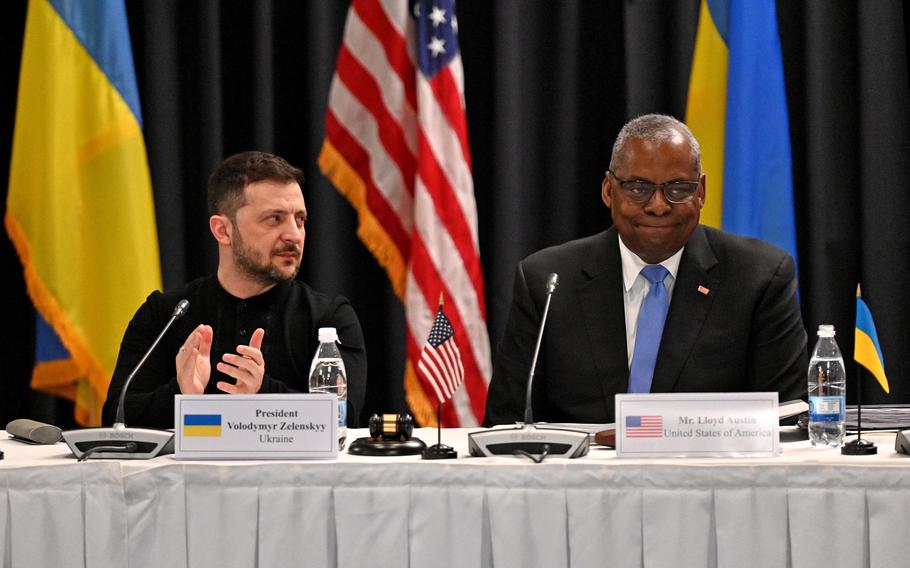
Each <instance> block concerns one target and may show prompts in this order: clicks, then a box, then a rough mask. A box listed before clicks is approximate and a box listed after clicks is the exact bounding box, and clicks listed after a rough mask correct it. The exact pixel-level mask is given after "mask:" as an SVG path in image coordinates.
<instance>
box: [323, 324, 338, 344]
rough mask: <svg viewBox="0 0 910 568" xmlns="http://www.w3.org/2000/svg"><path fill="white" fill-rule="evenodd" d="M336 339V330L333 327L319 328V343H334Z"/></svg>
mask: <svg viewBox="0 0 910 568" xmlns="http://www.w3.org/2000/svg"><path fill="white" fill-rule="evenodd" d="M337 341H338V331H337V330H336V329H335V328H334V327H320V328H319V343H336V342H337Z"/></svg>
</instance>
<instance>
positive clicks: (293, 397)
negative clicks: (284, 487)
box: [174, 393, 338, 460]
mask: <svg viewBox="0 0 910 568" xmlns="http://www.w3.org/2000/svg"><path fill="white" fill-rule="evenodd" d="M174 425H175V447H174V457H175V458H177V459H194V460H210V459H233V460H267V459H327V458H336V457H338V397H336V396H335V395H333V394H306V393H294V394H247V395H231V394H205V395H177V396H176V397H175V401H174Z"/></svg>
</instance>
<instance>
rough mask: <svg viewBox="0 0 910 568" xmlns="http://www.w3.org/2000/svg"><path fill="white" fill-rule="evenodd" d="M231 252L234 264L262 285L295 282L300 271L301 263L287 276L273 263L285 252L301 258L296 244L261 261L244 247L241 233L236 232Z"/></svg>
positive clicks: (273, 252) (272, 253) (270, 254)
mask: <svg viewBox="0 0 910 568" xmlns="http://www.w3.org/2000/svg"><path fill="white" fill-rule="evenodd" d="M231 251H232V252H233V254H234V264H236V265H237V267H238V268H239V269H240V271H241V272H242V273H244V274H245V275H247V276H248V277H250V278H251V279H253V280H255V281H256V282H259V283H260V284H279V283H281V282H284V281H285V280H293V279H294V278H295V277H296V276H297V272H299V271H300V263H299V262H298V263H297V266H295V267H294V272H293V273H292V274H290V275H285V274H284V273H283V272H281V270H279V269H278V267H277V266H275V265H274V264H272V262H271V259H272V257H273V256H275V255H277V254H281V253H283V252H295V253H297V255H298V258H299V255H300V247H298V246H297V245H294V244H289V245H287V246H284V247H281V248H278V249H274V250H272V251H271V252H270V253H269V257H268V258H266V259H265V260H261V259H260V258H258V255H257V254H256V253H255V252H253V251H252V250H250V249H248V248H246V247H245V246H244V244H243V238H242V237H241V236H240V231H236V230H235V231H234V239H233V240H232V241H231Z"/></svg>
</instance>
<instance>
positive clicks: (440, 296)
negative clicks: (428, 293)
mask: <svg viewBox="0 0 910 568" xmlns="http://www.w3.org/2000/svg"><path fill="white" fill-rule="evenodd" d="M442 294H443V293H442V292H440V293H439V307H440V308H441V307H442Z"/></svg>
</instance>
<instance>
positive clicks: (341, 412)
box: [338, 400, 348, 428]
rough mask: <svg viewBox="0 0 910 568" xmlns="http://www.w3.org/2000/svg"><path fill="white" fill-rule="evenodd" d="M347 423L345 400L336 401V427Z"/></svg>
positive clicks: (346, 404)
mask: <svg viewBox="0 0 910 568" xmlns="http://www.w3.org/2000/svg"><path fill="white" fill-rule="evenodd" d="M347 424H348V403H347V401H345V400H339V401H338V427H339V428H344V427H345V426H347Z"/></svg>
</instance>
